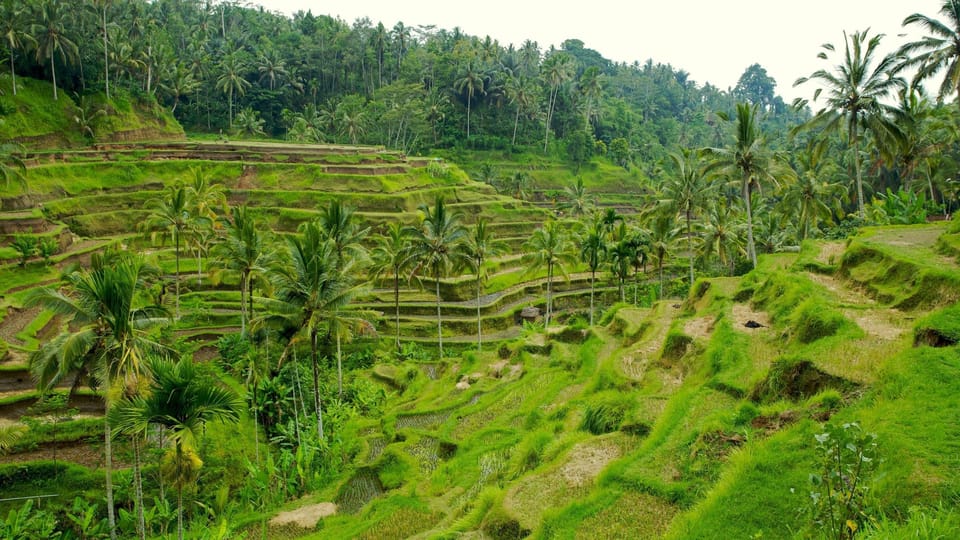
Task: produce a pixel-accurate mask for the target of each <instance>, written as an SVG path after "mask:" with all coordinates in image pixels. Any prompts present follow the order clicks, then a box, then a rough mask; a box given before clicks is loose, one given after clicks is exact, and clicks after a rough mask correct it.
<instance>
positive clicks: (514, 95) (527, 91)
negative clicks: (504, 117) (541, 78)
mask: <svg viewBox="0 0 960 540" xmlns="http://www.w3.org/2000/svg"><path fill="white" fill-rule="evenodd" d="M504 90H505V91H506V94H507V99H508V100H509V101H510V103H513V104H514V106H516V108H517V110H516V113H515V114H514V118H513V139H512V143H511V144H514V145H515V144H517V130H518V128H519V127H520V115H521V114H526V113H527V112H528V111H530V109H531V108H532V107H533V104H534V103H535V102H536V99H537V93H536V92H537V89H536V86H534V84H533V82H532V80H531V79H530V78H528V77H524V76H523V75H519V76H518V75H510V76H509V77H508V78H507V81H506V85H505V87H504Z"/></svg>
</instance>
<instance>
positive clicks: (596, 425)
mask: <svg viewBox="0 0 960 540" xmlns="http://www.w3.org/2000/svg"><path fill="white" fill-rule="evenodd" d="M632 408H633V402H632V400H631V399H630V396H627V395H623V394H620V393H605V394H600V395H598V396H597V397H595V398H592V399H591V400H590V401H589V402H588V403H587V404H586V405H585V406H584V411H583V420H582V421H581V422H580V429H582V430H584V431H589V432H590V433H592V434H594V435H602V434H604V433H610V432H613V431H616V430H618V429H620V425H621V424H622V423H623V420H624V418H625V417H626V415H627V413H628V412H629V411H630V410H631V409H632Z"/></svg>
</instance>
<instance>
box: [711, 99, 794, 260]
mask: <svg viewBox="0 0 960 540" xmlns="http://www.w3.org/2000/svg"><path fill="white" fill-rule="evenodd" d="M757 110H758V106H757V105H752V106H751V105H750V104H749V103H739V104H737V124H736V131H735V138H734V141H733V144H731V145H730V146H729V147H727V148H709V149H707V152H708V154H709V155H711V156H712V157H713V158H714V162H713V163H712V164H711V165H710V169H711V170H712V169H714V168H719V169H720V172H722V173H724V174H726V175H727V176H728V177H730V178H739V180H738V181H737V183H738V184H739V186H740V194H741V197H742V198H743V205H744V208H745V209H746V212H747V255H748V256H749V257H750V262H751V263H753V267H754V268H756V267H757V249H756V244H755V243H754V239H753V201H752V198H753V192H754V191H755V190H757V189H759V188H760V185H761V182H763V181H769V182H772V183H774V184H776V183H777V179H776V176H775V174H776V173H778V172H782V173H783V174H789V172H790V169H789V167H787V166H786V165H784V164H783V162H782V160H781V159H779V157H778V156H776V155H774V154H772V153H771V152H770V151H769V150H768V149H767V146H766V141H765V140H764V137H763V134H762V133H761V131H760V125H759V119H758V118H757ZM721 117H722V118H726V117H725V116H721Z"/></svg>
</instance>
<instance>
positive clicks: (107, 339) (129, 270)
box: [26, 253, 168, 538]
mask: <svg viewBox="0 0 960 540" xmlns="http://www.w3.org/2000/svg"><path fill="white" fill-rule="evenodd" d="M90 264H91V266H90V269H89V270H78V271H74V272H71V273H68V274H66V275H65V276H64V278H63V279H64V288H65V291H63V292H61V291H58V290H54V289H51V288H47V287H45V288H42V289H39V290H37V291H36V292H34V293H32V294H31V295H30V296H28V298H27V301H26V304H27V305H28V306H34V305H41V306H43V307H44V308H46V309H49V310H51V311H53V312H55V313H57V314H59V315H63V316H64V317H66V318H67V319H68V325H67V330H66V331H65V332H64V333H62V334H60V335H59V336H57V337H56V338H54V339H52V340H50V341H48V342H46V343H44V344H43V345H42V346H41V347H40V349H38V350H37V351H36V352H34V353H33V354H31V356H30V370H31V372H32V373H33V375H34V378H35V379H36V380H37V381H38V383H39V384H40V386H41V387H42V388H47V389H49V388H53V387H55V386H57V385H58V384H59V383H60V381H62V380H64V379H65V378H67V377H70V376H73V377H74V382H73V390H76V388H78V387H79V384H80V382H81V381H82V380H84V379H87V378H90V377H92V379H91V380H92V381H94V382H95V383H96V384H98V385H102V386H103V388H104V389H105V390H104V392H103V399H104V402H105V404H106V409H107V410H109V409H110V398H109V396H110V393H109V392H108V391H107V390H109V389H111V388H113V386H114V385H115V384H125V385H126V386H129V387H132V388H136V386H137V382H138V380H139V378H140V376H141V375H142V374H143V373H144V371H145V369H144V366H143V361H144V358H145V356H146V355H147V354H150V353H153V354H167V353H168V349H167V348H166V347H164V346H162V345H160V344H159V343H158V342H156V341H154V340H153V339H152V338H150V337H149V335H148V334H147V330H148V329H149V328H150V327H152V326H155V325H157V324H159V323H160V322H162V321H164V320H166V318H165V314H166V312H165V311H164V310H163V308H162V307H160V306H156V305H143V304H142V302H141V292H142V291H143V290H144V289H145V288H146V280H147V278H148V277H150V276H151V275H155V274H156V273H157V272H156V269H154V268H152V267H150V266H148V265H147V264H146V263H145V261H144V259H143V258H142V257H140V256H132V255H126V254H120V253H118V254H108V255H100V254H94V256H93V257H92V259H91V263H90ZM73 390H72V391H73ZM135 449H136V448H135ZM112 456H113V451H112V446H111V429H110V417H109V415H107V416H105V417H104V457H105V467H104V472H105V474H106V490H107V517H108V521H109V524H110V531H111V538H116V517H115V514H114V504H113V482H112V470H113V467H112ZM138 471H139V469H137V472H138ZM139 508H140V509H141V511H142V504H139ZM141 521H142V519H141Z"/></svg>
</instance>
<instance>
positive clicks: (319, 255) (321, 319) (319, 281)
mask: <svg viewBox="0 0 960 540" xmlns="http://www.w3.org/2000/svg"><path fill="white" fill-rule="evenodd" d="M286 255H287V256H286V257H284V259H283V260H282V261H280V262H279V263H278V264H277V265H275V267H274V269H273V272H272V273H271V277H272V280H273V283H274V287H275V289H276V291H277V292H276V300H273V301H268V307H269V308H270V309H269V311H270V315H269V316H268V318H269V319H270V320H272V321H278V322H282V323H285V324H287V325H290V326H292V327H293V328H294V329H296V336H294V338H293V339H291V340H290V343H289V344H288V345H287V348H286V350H285V351H284V353H283V355H282V356H281V361H282V360H283V358H285V357H286V356H287V354H288V352H289V351H290V350H291V349H292V348H293V347H294V346H295V345H297V344H298V343H300V342H301V341H303V340H307V342H308V343H309V344H310V359H311V367H312V370H313V395H314V409H315V410H316V413H317V435H318V436H319V437H320V439H323V438H324V432H323V407H322V404H321V400H320V371H319V364H320V355H319V339H320V336H321V335H322V334H323V331H324V330H325V329H328V328H327V325H326V323H327V321H328V319H329V318H330V317H331V316H332V315H334V314H336V313H337V312H338V311H339V310H342V309H343V308H345V307H346V306H347V305H348V304H349V303H350V302H351V301H352V300H353V298H354V297H355V296H356V294H357V292H358V289H357V288H356V287H355V286H354V285H353V283H352V280H351V279H350V272H352V271H353V269H352V266H351V262H350V261H349V260H348V261H346V262H345V265H344V266H340V265H339V264H338V262H337V253H336V248H335V246H334V244H333V241H332V240H330V239H329V238H327V236H326V235H325V234H324V231H323V228H322V227H321V225H320V224H319V223H318V222H316V221H310V222H307V223H304V224H303V225H302V226H301V227H300V231H299V234H297V235H292V236H289V237H288V238H287V253H286ZM331 333H332V332H331Z"/></svg>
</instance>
